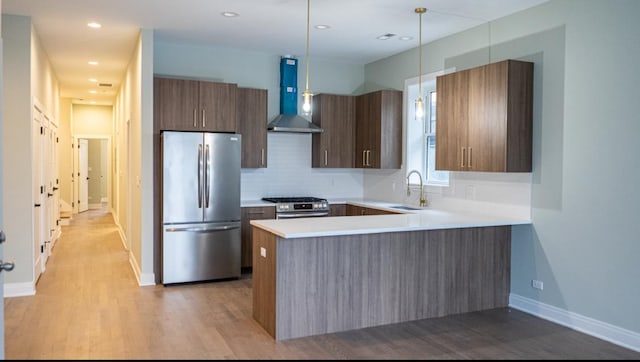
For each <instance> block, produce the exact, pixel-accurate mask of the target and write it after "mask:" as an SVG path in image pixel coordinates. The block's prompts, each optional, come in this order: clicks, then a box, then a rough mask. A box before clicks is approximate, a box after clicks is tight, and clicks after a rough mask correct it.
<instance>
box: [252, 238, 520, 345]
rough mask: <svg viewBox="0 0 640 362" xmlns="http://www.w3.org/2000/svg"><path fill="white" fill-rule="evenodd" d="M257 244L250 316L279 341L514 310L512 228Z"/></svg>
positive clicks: (277, 240)
mask: <svg viewBox="0 0 640 362" xmlns="http://www.w3.org/2000/svg"><path fill="white" fill-rule="evenodd" d="M254 235H256V239H255V244H254V248H255V249H256V251H257V250H259V249H260V248H264V249H265V251H266V255H265V257H257V256H256V260H255V267H254V273H253V275H254V280H253V316H254V319H255V320H256V321H257V322H258V323H259V324H260V325H261V326H263V327H264V329H265V330H266V331H267V332H268V333H269V334H270V335H271V336H272V337H273V338H274V339H276V340H285V339H290V338H298V337H305V336H310V335H317V334H325V333H334V332H339V331H344V330H350V329H360V328H365V327H371V326H379V325H384V324H391V323H398V322H405V321H408V320H420V319H426V318H439V317H443V316H447V315H453V314H461V313H467V312H473V311H480V310H489V309H494V308H502V307H505V306H508V304H509V292H510V289H509V288H510V280H511V274H510V270H511V259H510V255H511V226H495V227H481V228H474V227H469V228H457V229H440V230H420V231H404V232H389V233H372V234H356V235H334V236H319V237H305V238H295V239H285V238H281V237H278V236H276V235H274V234H272V233H269V232H267V231H265V230H263V229H260V228H257V227H256V228H254ZM309 251H313V252H309ZM367 261H369V262H367ZM371 261H375V262H371ZM291 306H305V307H304V308H292V307H291Z"/></svg>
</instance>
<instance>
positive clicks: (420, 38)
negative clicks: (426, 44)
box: [418, 11, 424, 98]
mask: <svg viewBox="0 0 640 362" xmlns="http://www.w3.org/2000/svg"><path fill="white" fill-rule="evenodd" d="M423 12H424V11H422V12H420V13H419V14H420V16H419V18H420V26H419V29H420V34H419V35H418V39H419V40H418V41H419V42H420V49H419V51H420V55H419V58H418V59H419V64H418V71H419V74H418V98H422V13H423Z"/></svg>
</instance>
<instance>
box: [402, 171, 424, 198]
mask: <svg viewBox="0 0 640 362" xmlns="http://www.w3.org/2000/svg"><path fill="white" fill-rule="evenodd" d="M413 173H417V174H418V177H420V207H425V206H426V205H427V199H425V198H424V185H423V184H422V175H421V174H420V172H418V171H417V170H411V171H410V172H409V173H408V174H407V196H410V195H411V189H410V188H409V186H410V184H409V177H411V174H413Z"/></svg>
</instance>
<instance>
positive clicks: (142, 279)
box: [111, 212, 156, 287]
mask: <svg viewBox="0 0 640 362" xmlns="http://www.w3.org/2000/svg"><path fill="white" fill-rule="evenodd" d="M111 215H112V217H113V221H114V222H115V224H116V226H117V227H118V233H119V234H120V240H121V241H122V245H123V246H124V248H125V250H128V249H127V242H126V236H125V233H124V230H122V226H121V225H120V223H119V222H118V220H117V219H116V217H115V215H114V213H113V212H112V213H111ZM128 252H129V264H130V265H131V269H132V270H133V274H135V276H136V279H137V280H138V285H139V286H141V287H143V286H148V285H156V282H155V280H156V278H155V274H154V273H150V274H142V273H141V272H140V266H139V265H138V263H137V262H136V258H134V256H133V253H132V252H131V250H128Z"/></svg>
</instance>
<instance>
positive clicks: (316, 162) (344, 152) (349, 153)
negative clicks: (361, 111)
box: [311, 94, 356, 168]
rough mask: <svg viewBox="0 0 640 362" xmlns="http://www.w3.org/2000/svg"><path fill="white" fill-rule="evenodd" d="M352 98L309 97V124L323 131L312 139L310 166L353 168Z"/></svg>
mask: <svg viewBox="0 0 640 362" xmlns="http://www.w3.org/2000/svg"><path fill="white" fill-rule="evenodd" d="M355 116H356V102H355V97H354V96H350V95H336V94H317V95H315V96H313V114H312V122H313V123H314V124H316V125H318V126H319V127H321V128H322V129H323V132H321V133H314V134H313V136H312V156H311V160H312V161H311V165H312V167H324V168H354V167H355V158H354V148H355V145H354V142H355V141H354V132H355V122H356V119H355Z"/></svg>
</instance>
